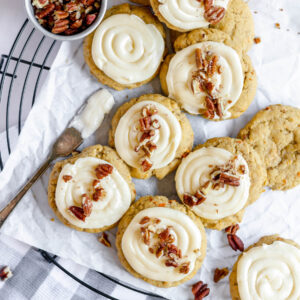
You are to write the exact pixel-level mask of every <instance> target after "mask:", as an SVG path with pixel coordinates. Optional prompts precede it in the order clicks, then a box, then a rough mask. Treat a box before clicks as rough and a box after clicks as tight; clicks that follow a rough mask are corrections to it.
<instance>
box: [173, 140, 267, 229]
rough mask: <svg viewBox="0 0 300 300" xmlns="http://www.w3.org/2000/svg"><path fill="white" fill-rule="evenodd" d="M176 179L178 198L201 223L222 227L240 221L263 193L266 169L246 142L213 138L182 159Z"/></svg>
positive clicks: (206, 225)
mask: <svg viewBox="0 0 300 300" xmlns="http://www.w3.org/2000/svg"><path fill="white" fill-rule="evenodd" d="M175 181H176V191H177V194H178V196H179V198H180V200H181V201H182V202H183V203H184V204H185V205H186V206H187V207H189V208H190V209H191V210H192V211H193V212H194V213H195V214H196V215H197V216H199V217H200V218H201V221H202V223H203V224H204V226H205V227H208V228H211V229H217V230H221V229H224V228H226V227H228V226H230V225H233V224H236V223H240V222H241V221H242V218H243V215H244V209H245V207H246V206H248V205H249V204H251V203H253V202H254V201H255V200H257V199H258V197H259V195H260V194H261V193H262V192H263V187H264V184H265V181H266V171H265V168H264V167H263V166H262V162H261V160H260V158H259V156H258V154H257V153H256V152H255V151H254V150H253V149H252V147H251V146H249V145H248V144H247V143H246V142H243V141H241V140H238V139H233V138H229V137H225V138H213V139H210V140H208V141H206V142H205V143H204V144H203V145H199V146H197V147H196V148H195V149H194V150H193V151H192V152H191V153H190V154H189V155H188V156H187V157H185V158H183V159H182V162H181V164H180V165H179V167H178V169H177V171H176V176H175Z"/></svg>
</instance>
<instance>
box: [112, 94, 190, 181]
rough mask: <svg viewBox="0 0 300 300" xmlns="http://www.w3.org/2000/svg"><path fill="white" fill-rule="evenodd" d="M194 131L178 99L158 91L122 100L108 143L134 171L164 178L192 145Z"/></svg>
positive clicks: (136, 173) (132, 172)
mask: <svg viewBox="0 0 300 300" xmlns="http://www.w3.org/2000/svg"><path fill="white" fill-rule="evenodd" d="M193 141H194V134H193V130H192V127H191V125H190V123H189V121H188V119H187V117H186V116H185V115H184V114H183V113H182V112H181V111H180V109H179V106H178V105H177V103H176V102H175V101H173V100H171V99H169V98H166V97H164V96H161V95H158V94H149V95H143V96H141V97H139V98H134V99H131V100H130V101H129V102H127V103H125V104H123V105H122V106H121V107H120V108H119V109H118V111H117V112H116V114H115V116H114V117H113V119H112V129H111V131H110V135H109V145H110V146H112V147H114V148H116V150H117V152H118V154H119V155H120V157H121V158H122V159H123V160H124V161H125V162H126V163H127V165H128V166H129V167H130V171H131V175H132V176H133V177H136V178H142V179H146V178H149V177H150V176H152V175H155V176H156V177H157V178H158V179H162V178H164V177H165V176H166V175H167V174H169V173H170V172H172V171H173V170H174V169H175V168H176V167H177V166H178V164H179V162H180V160H181V158H182V156H183V155H184V154H185V153H186V152H189V151H190V150H191V149H192V146H193Z"/></svg>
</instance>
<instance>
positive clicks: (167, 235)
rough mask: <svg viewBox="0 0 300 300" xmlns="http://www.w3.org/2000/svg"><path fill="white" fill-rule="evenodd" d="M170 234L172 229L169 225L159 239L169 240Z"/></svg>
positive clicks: (162, 240)
mask: <svg viewBox="0 0 300 300" xmlns="http://www.w3.org/2000/svg"><path fill="white" fill-rule="evenodd" d="M169 234H170V230H169V228H168V227H167V228H166V229H165V230H163V231H162V232H161V233H160V234H159V235H158V237H159V239H160V241H161V242H165V241H166V240H167V238H168V237H169Z"/></svg>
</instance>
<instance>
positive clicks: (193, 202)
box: [183, 194, 206, 207]
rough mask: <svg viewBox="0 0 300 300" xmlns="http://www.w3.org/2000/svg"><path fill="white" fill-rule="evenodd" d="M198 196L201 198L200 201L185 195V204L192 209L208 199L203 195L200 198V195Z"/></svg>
mask: <svg viewBox="0 0 300 300" xmlns="http://www.w3.org/2000/svg"><path fill="white" fill-rule="evenodd" d="M198 196H199V199H198V198H197V197H196V196H193V195H189V194H184V195H183V202H184V203H185V204H186V205H188V206H190V207H193V206H195V205H200V204H201V203H202V202H204V201H205V199H206V198H205V197H204V196H202V195H201V197H200V194H199V195H198Z"/></svg>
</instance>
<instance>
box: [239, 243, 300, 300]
mask: <svg viewBox="0 0 300 300" xmlns="http://www.w3.org/2000/svg"><path fill="white" fill-rule="evenodd" d="M237 282H238V290H239V294H240V298H241V300H254V299H255V300H269V299H274V300H275V299H276V300H298V299H300V250H299V249H298V248H297V247H295V246H293V245H290V244H288V243H285V242H281V241H275V242H274V243H272V244H271V245H266V244H264V245H262V246H259V247H253V248H251V249H250V250H249V251H247V252H244V253H243V254H242V257H241V258H240V260H239V262H238V265H237Z"/></svg>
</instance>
